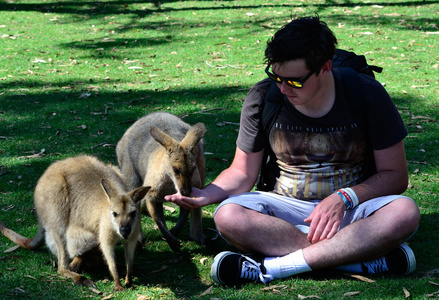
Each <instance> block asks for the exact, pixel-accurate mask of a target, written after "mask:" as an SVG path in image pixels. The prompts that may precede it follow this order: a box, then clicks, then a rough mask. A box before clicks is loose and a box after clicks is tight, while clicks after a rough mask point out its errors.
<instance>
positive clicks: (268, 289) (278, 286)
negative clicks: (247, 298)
mask: <svg viewBox="0 0 439 300" xmlns="http://www.w3.org/2000/svg"><path fill="white" fill-rule="evenodd" d="M287 287H288V286H287V285H284V284H282V285H270V286H267V287H264V288H262V289H261V291H271V290H277V289H286V288H287Z"/></svg>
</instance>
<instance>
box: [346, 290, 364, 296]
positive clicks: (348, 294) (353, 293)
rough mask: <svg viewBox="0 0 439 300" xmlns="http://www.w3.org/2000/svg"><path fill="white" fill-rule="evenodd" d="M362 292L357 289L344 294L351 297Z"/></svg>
mask: <svg viewBox="0 0 439 300" xmlns="http://www.w3.org/2000/svg"><path fill="white" fill-rule="evenodd" d="M360 294H361V292H360V291H355V292H347V293H344V294H343V297H351V296H356V295H360Z"/></svg>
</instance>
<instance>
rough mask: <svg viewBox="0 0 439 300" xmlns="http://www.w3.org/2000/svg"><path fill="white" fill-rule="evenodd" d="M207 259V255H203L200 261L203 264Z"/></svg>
mask: <svg viewBox="0 0 439 300" xmlns="http://www.w3.org/2000/svg"><path fill="white" fill-rule="evenodd" d="M208 260H209V259H208V258H207V257H203V258H202V259H200V263H201V264H202V265H203V266H204V265H205V264H206V262H207V261H208Z"/></svg>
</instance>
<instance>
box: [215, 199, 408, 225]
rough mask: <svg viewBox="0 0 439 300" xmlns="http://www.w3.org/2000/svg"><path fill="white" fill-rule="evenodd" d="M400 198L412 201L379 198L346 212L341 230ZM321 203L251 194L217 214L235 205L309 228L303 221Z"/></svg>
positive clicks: (223, 203)
mask: <svg viewBox="0 0 439 300" xmlns="http://www.w3.org/2000/svg"><path fill="white" fill-rule="evenodd" d="M398 198H407V199H410V198H408V197H406V196H401V195H391V196H384V197H378V198H374V199H370V200H368V201H366V202H364V203H361V204H360V205H358V206H357V207H356V208H354V209H353V210H351V211H346V213H345V216H344V218H343V221H342V223H341V225H340V227H339V230H340V229H341V228H343V227H345V226H347V225H349V224H351V223H353V222H355V221H358V220H361V219H364V218H366V217H368V216H370V215H371V214H373V213H374V212H375V211H377V210H378V209H380V208H382V207H383V206H385V205H387V204H389V203H390V202H392V201H394V200H396V199H398ZM410 200H412V199H410ZM320 201H321V200H311V201H308V200H307V201H304V200H297V199H294V198H290V197H285V196H281V195H278V194H275V193H272V192H249V193H244V194H238V195H234V196H231V197H229V198H228V199H226V200H224V201H223V202H221V204H220V205H219V206H218V207H217V209H216V211H215V213H216V212H217V211H218V209H219V208H220V207H221V206H223V205H226V204H231V203H234V204H238V205H241V206H243V207H246V208H249V209H252V210H255V211H258V212H260V213H263V214H267V215H270V216H274V217H277V218H281V219H283V220H285V221H287V222H289V223H291V224H293V225H305V226H309V223H305V222H304V221H303V220H304V219H306V218H307V217H308V216H309V215H310V214H311V212H312V211H313V209H314V207H316V206H317V204H319V203H320ZM412 201H413V200H412ZM413 202H414V201H413Z"/></svg>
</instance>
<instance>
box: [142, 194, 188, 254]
mask: <svg viewBox="0 0 439 300" xmlns="http://www.w3.org/2000/svg"><path fill="white" fill-rule="evenodd" d="M146 206H147V208H148V212H149V214H150V215H151V217H152V219H153V220H154V221H155V222H156V224H157V226H158V227H159V229H160V231H161V233H162V234H163V236H164V238H165V239H166V241H167V242H168V244H169V246H170V247H171V249H172V250H173V251H175V252H180V242H179V241H178V240H177V238H176V237H175V236H173V235H172V234H171V233H170V232H169V230H168V227H167V226H166V223H165V216H164V215H163V203H161V202H153V201H146Z"/></svg>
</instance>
